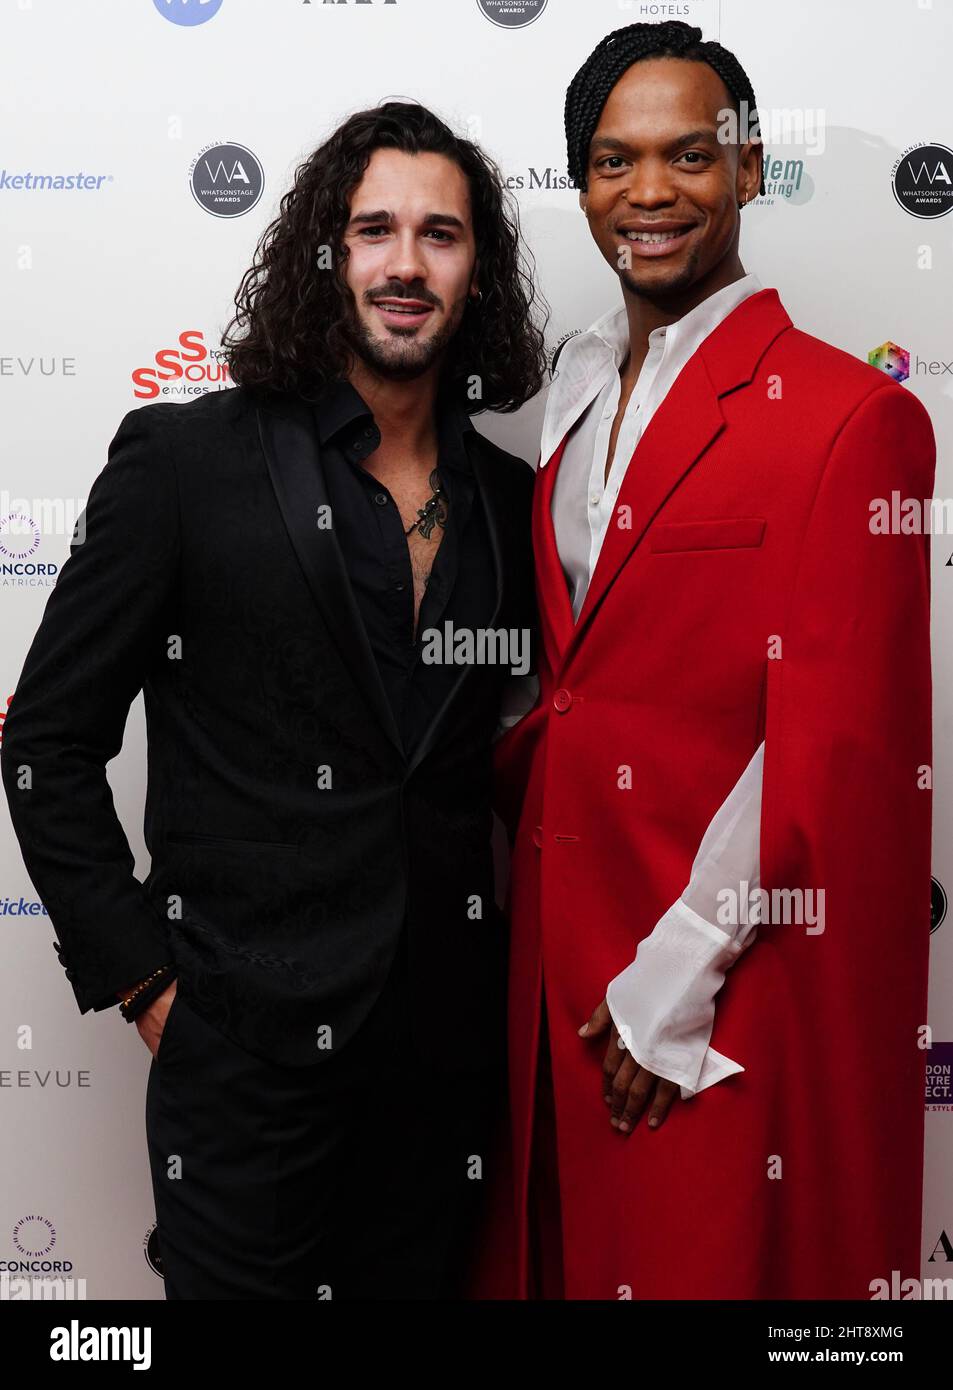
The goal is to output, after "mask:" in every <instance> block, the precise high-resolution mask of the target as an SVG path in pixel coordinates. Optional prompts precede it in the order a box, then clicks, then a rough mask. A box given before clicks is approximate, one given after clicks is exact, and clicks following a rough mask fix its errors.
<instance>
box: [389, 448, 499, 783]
mask: <svg viewBox="0 0 953 1390" xmlns="http://www.w3.org/2000/svg"><path fill="white" fill-rule="evenodd" d="M465 438H466V449H467V455H468V457H469V459H470V463H471V464H472V466H473V474H474V477H475V479H476V487H477V495H478V497H479V498H480V501H481V502H482V504H483V511H484V514H485V516H486V524H487V530H488V532H489V535H490V546H491V549H492V551H493V574H494V595H493V611H492V613H491V614H490V615H489V617H488V618H487V622H486V626H487V627H494V626H495V625H496V620H497V618H498V617H499V613H500V608H501V606H502V603H503V536H504V534H505V530H506V525H507V518H506V515H505V512H504V510H503V507H504V499H503V498H502V497H501V496H500V488H499V484H496V485H494V482H493V469H492V467H491V466H490V465H489V464H488V461H487V458H486V456H485V454H484V452H483V450H482V449H481V447H480V435H479V434H478V433H477V432H476V430H473V431H468V432H467V434H466V436H465ZM472 671H473V667H472V666H461V667H460V669H459V671H458V672H457V675H456V679H455V680H454V682H453V685H452V686H451V688H450V691H449V693H448V695H447V697H446V699H445V700H444V702H443V704H442V705H441V706H440V708H439V709H438V710H437V712H436V713H435V715H434V717H433V719H431V721H430V723H429V725H428V726H427V728H426V729H425V730H424V733H423V735H422V737H421V738H420V739H418V741H417V746H416V748H415V749H414V751H413V754H412V756H411V759H410V765H409V768H408V771H409V772H412V771H413V770H414V768H415V767H417V765H418V764H419V763H420V762H421V761H422V760H423V759H424V758H425V757H426V756H427V754H428V753H429V752H430V750H431V749H432V748H433V746H434V743H435V742H436V740H437V738H438V736H439V734H440V731H441V729H442V728H443V726H444V724H445V722H446V720H447V717H448V715H449V713H450V710H451V708H452V706H453V705H454V703H455V702H456V701H457V699H458V698H459V696H460V692H461V690H462V689H463V688H464V686H465V684H466V680H467V677H468V676H469V675H470V674H471V673H472Z"/></svg>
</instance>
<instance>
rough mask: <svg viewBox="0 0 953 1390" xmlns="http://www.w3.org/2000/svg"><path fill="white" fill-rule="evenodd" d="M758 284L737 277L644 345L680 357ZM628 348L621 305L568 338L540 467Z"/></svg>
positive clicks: (545, 429)
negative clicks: (658, 347) (675, 353)
mask: <svg viewBox="0 0 953 1390" xmlns="http://www.w3.org/2000/svg"><path fill="white" fill-rule="evenodd" d="M762 288H763V286H762V284H761V282H760V280H759V279H758V278H757V276H756V275H743V276H742V277H741V279H740V280H734V281H732V283H731V284H730V285H725V286H724V287H723V288H722V289H720V290H716V291H715V293H714V294H710V295H709V296H708V298H707V299H703V300H702V301H701V303H700V304H696V305H695V307H694V308H693V309H689V311H688V313H686V314H683V315H682V317H681V318H680V319H676V320H675V322H674V323H670V324H668V325H666V326H665V327H662V328H654V329H653V330H652V332H651V333H650V334H649V347H650V349H651V348H652V347H656V346H658V345H661V347H662V351H663V353H664V354H665V355H666V357H668V356H670V355H671V353H673V352H676V351H677V352H678V355H679V357H680V358H682V360H683V361H687V360H688V358H689V357H691V356H692V355H693V353H694V352H695V351H696V350H697V349H698V348H699V347H700V346H701V344H702V343H703V342H704V340H705V339H706V338H707V337H708V335H709V333H712V332H713V331H714V330H715V329H716V328H717V327H718V325H719V323H721V321H722V320H723V319H725V318H727V317H728V315H729V314H730V313H731V312H732V310H734V309H736V308H737V307H738V305H739V304H741V303H742V302H743V301H744V300H745V299H747V298H748V297H749V296H750V295H752V294H757V293H758V291H759V290H761V289H762ZM628 351H629V323H628V316H627V314H626V311H625V305H624V304H623V305H620V306H619V308H617V309H610V310H609V312H608V313H605V314H603V315H602V316H601V318H598V319H596V321H595V323H593V324H591V325H590V327H589V328H587V329H586V331H585V332H584V333H578V334H576V336H575V337H573V338H570V339H569V340H568V341H567V343H566V345H565V347H564V348H563V350H562V352H561V354H560V357H559V363H558V372H557V375H556V376H555V378H554V380H553V385H552V388H551V390H550V393H549V398H548V400H547V402H546V415H545V419H544V422H543V438H542V446H541V450H540V464H541V466H545V465H546V463H547V462H548V461H549V459H550V458H551V457H552V455H553V453H554V451H555V450H556V448H557V447H558V445H559V442H560V440H561V439H562V438H563V436H564V435H565V433H566V430H567V428H568V427H569V425H570V424H572V423H573V420H575V419H578V417H579V414H580V413H581V410H582V409H584V408H585V406H587V405H588V404H589V403H590V402H591V401H592V400H593V399H594V397H595V396H596V395H598V393H599V391H600V390H601V389H602V386H603V385H604V382H605V378H606V375H607V373H609V372H611V371H618V370H619V369H620V368H621V367H622V364H623V362H624V361H625V359H626V355H627V354H628Z"/></svg>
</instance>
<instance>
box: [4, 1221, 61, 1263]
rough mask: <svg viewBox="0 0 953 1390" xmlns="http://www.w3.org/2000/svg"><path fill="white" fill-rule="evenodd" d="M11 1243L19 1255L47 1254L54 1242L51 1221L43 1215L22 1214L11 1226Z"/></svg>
mask: <svg viewBox="0 0 953 1390" xmlns="http://www.w3.org/2000/svg"><path fill="white" fill-rule="evenodd" d="M13 1243H14V1245H15V1246H16V1248H17V1249H18V1250H19V1252H20V1254H21V1255H48V1254H49V1253H50V1251H51V1250H52V1249H53V1246H54V1245H55V1244H56V1231H55V1230H54V1229H53V1222H52V1221H50V1220H49V1219H48V1218H47V1217H45V1216H23V1217H21V1218H20V1220H19V1221H18V1222H17V1223H16V1225H15V1226H14V1228H13Z"/></svg>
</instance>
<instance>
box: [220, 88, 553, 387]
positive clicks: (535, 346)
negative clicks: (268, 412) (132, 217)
mask: <svg viewBox="0 0 953 1390" xmlns="http://www.w3.org/2000/svg"><path fill="white" fill-rule="evenodd" d="M385 147H386V148H388V149H396V150H401V151H404V152H405V153H407V154H419V153H432V154H441V155H446V156H447V157H448V158H449V159H452V160H454V161H455V162H456V163H457V164H458V165H459V166H460V168H461V169H462V171H463V173H464V174H465V175H466V177H467V179H468V181H469V186H470V202H471V210H472V217H473V228H474V236H475V240H476V253H477V256H478V257H479V262H480V286H481V289H482V299H480V300H478V301H472V302H471V303H470V305H469V306H468V308H467V311H466V313H465V314H464V317H463V320H462V322H461V324H460V327H459V329H458V330H457V332H456V334H455V335H454V337H453V339H452V340H451V342H450V344H449V346H448V348H447V355H446V357H445V359H444V362H443V369H442V372H441V382H440V389H441V393H442V394H445V395H446V396H448V397H450V398H452V399H455V400H457V401H458V402H460V403H461V404H463V405H464V406H465V408H466V409H467V411H468V412H469V413H470V414H477V413H479V412H480V411H482V410H497V411H503V412H506V411H513V410H517V409H518V408H519V407H520V406H521V405H523V404H524V403H525V402H526V401H528V400H529V399H530V397H531V396H534V395H535V394H536V392H537V391H538V390H539V389H540V387H541V385H542V383H543V377H544V372H545V369H546V358H545V351H544V346H543V329H544V328H545V323H546V319H547V318H548V306H546V305H545V301H544V300H543V299H542V297H541V295H540V294H539V292H538V290H537V289H536V288H535V286H534V283H533V268H534V267H533V261H532V257H531V256H530V253H529V252H528V251H527V250H526V249H525V248H524V247H523V244H522V242H521V238H520V231H519V214H518V211H517V209H516V207H515V204H512V203H511V201H510V199H509V198H508V196H507V194H506V193H505V191H504V188H503V180H502V177H501V174H500V171H499V169H498V167H497V166H496V164H495V163H494V162H493V161H492V160H491V159H490V158H489V156H487V155H486V154H485V153H484V152H483V151H482V150H481V149H480V148H479V146H477V145H475V144H473V143H472V142H471V141H469V140H465V139H462V138H461V137H459V136H457V135H455V134H454V133H453V131H452V130H451V129H450V128H449V126H447V125H445V124H444V122H443V121H441V120H440V119H439V117H437V116H435V115H434V114H433V112H432V111H428V110H427V108H426V107H425V106H421V105H419V104H418V103H416V102H402V101H388V102H384V103H383V104H381V105H379V106H377V107H373V108H371V109H370V110H367V111H358V112H356V113H355V114H354V115H353V116H351V117H349V118H348V119H347V120H346V121H345V122H344V123H343V124H342V125H341V126H339V127H338V129H337V130H335V131H334V133H333V134H332V135H331V136H330V138H329V139H328V140H326V141H325V142H324V144H323V145H320V146H319V147H318V148H317V149H316V150H315V151H314V153H313V154H312V155H311V156H310V157H309V158H308V159H306V160H305V161H304V162H303V163H301V164H299V166H298V168H297V169H296V171H295V179H294V184H293V186H292V187H291V188H290V189H289V191H288V192H287V193H286V194H285V195H284V197H283V198H282V199H281V202H280V205H279V206H280V212H279V215H278V216H277V217H276V218H275V220H274V221H273V222H272V223H271V224H270V225H269V226H268V227H267V228H266V229H265V231H264V232H263V233H262V235H261V237H260V239H259V242H258V245H257V247H256V250H255V257H254V261H253V263H252V265H251V267H250V268H249V269H248V270H247V271H246V272H245V274H244V276H243V277H242V281H241V284H240V286H239V288H238V291H237V293H236V295H235V309H236V312H235V314H234V315H233V317H232V318H231V320H230V321H229V323H228V325H227V328H226V330H225V333H224V334H223V336H222V344H223V346H224V348H225V350H226V351H225V356H226V360H227V362H228V366H229V372H230V374H231V377H232V379H233V380H234V381H235V382H237V383H238V384H239V385H240V386H243V387H247V388H248V389H250V390H252V391H258V392H266V393H267V392H291V393H294V394H297V395H300V396H302V397H303V398H305V399H307V400H312V401H314V400H317V399H319V398H320V396H321V394H322V393H323V392H324V391H325V390H326V388H327V387H328V385H329V384H330V383H331V382H333V381H336V380H340V379H341V378H342V377H343V376H345V375H346V373H347V370H348V365H349V363H350V361H351V359H352V356H353V349H352V348H351V347H350V345H349V343H348V340H347V337H346V331H345V330H346V327H347V325H348V324H349V323H352V322H353V320H354V316H355V312H356V305H355V300H354V295H353V293H352V291H351V289H350V287H349V286H348V285H347V283H346V282H345V279H344V273H343V267H344V262H345V260H346V257H347V250H346V248H345V246H344V244H343V234H344V229H345V227H346V226H347V223H348V220H349V217H350V199H351V195H352V193H353V192H354V190H355V189H356V188H357V186H358V184H359V183H360V182H361V179H362V178H363V176H364V171H365V169H366V168H367V165H368V162H369V160H370V158H371V155H372V154H373V153H374V151H375V150H377V149H380V148H385ZM322 253H323V257H324V259H323V264H324V265H328V263H329V262H330V266H329V268H328V269H319V268H318V267H319V265H321V264H322V259H321V258H322ZM540 313H542V314H543V318H542V321H541V322H537V317H538V316H539V315H540ZM474 376H476V377H478V378H479V380H480V383H481V392H482V394H481V396H480V398H479V400H477V401H474V400H472V399H470V395H469V392H468V386H469V382H470V380H471V379H472V378H473V377H474Z"/></svg>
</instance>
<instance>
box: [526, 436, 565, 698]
mask: <svg viewBox="0 0 953 1390" xmlns="http://www.w3.org/2000/svg"><path fill="white" fill-rule="evenodd" d="M567 438H568V434H567V435H566V436H564V437H563V439H562V442H561V443H560V444H559V445H558V447H557V449H556V452H555V453H554V454H553V456H552V458H551V459H550V460H549V461H548V463H547V464H546V465H545V466H544V467H541V468H538V469H537V470H536V486H535V488H534V490H533V554H534V555H535V557H536V597H537V603H538V606H539V620H540V627H541V629H542V637H543V642H544V644H545V647H546V656H547V660H548V662H549V667H550V670H552V671H555V670H556V668H557V667H558V665H559V660H560V657H561V655H562V653H563V652H564V651H565V649H566V647H567V646H568V645H569V642H570V639H571V638H572V632H573V616H572V604H571V603H570V601H569V589H568V586H567V584H566V577H565V575H564V573H563V568H562V564H561V563H560V559H559V551H558V549H557V548H556V533H555V530H554V529H553V510H552V508H553V488H554V487H555V485H556V473H557V471H558V469H559V465H560V462H561V460H562V456H563V451H564V449H565V448H566V439H567Z"/></svg>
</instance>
